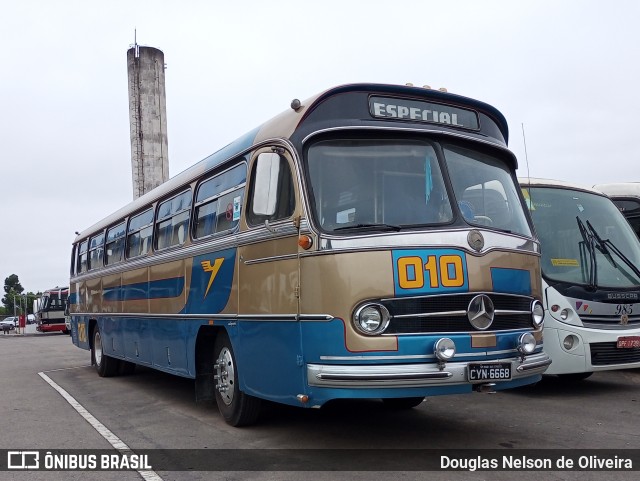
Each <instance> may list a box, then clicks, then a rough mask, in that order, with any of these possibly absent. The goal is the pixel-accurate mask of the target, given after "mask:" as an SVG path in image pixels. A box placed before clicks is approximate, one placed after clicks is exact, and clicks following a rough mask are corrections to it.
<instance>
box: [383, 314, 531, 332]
mask: <svg viewBox="0 0 640 481" xmlns="http://www.w3.org/2000/svg"><path fill="white" fill-rule="evenodd" d="M466 314H467V311H446V312H425V313H417V314H398V315H397V316H391V319H404V318H411V317H454V316H464V315H466ZM514 314H531V311H508V310H498V309H496V310H495V315H496V316H506V315H514ZM500 332H502V331H500Z"/></svg>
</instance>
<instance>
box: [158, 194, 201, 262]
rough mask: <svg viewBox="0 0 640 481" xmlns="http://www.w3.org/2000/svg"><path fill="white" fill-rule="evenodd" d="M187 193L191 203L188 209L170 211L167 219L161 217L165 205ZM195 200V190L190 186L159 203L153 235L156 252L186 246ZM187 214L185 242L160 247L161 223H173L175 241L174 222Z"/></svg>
mask: <svg viewBox="0 0 640 481" xmlns="http://www.w3.org/2000/svg"><path fill="white" fill-rule="evenodd" d="M187 193H188V194H189V203H188V206H187V207H186V208H184V207H183V208H182V209H181V210H179V211H176V212H171V211H169V215H167V216H166V217H162V218H160V217H159V215H160V209H162V207H163V206H164V205H165V204H167V203H171V202H173V201H174V200H175V199H177V198H178V197H180V196H182V195H184V194H187ZM193 198H194V196H193V189H192V188H191V186H188V187H187V188H186V189H184V190H182V191H180V192H178V193H177V194H174V195H172V196H171V197H168V198H165V199H164V200H162V201H158V203H157V206H156V209H155V215H154V219H153V234H152V235H153V250H154V251H156V252H161V251H165V250H167V249H172V248H175V247H180V246H182V245H184V244H185V243H186V242H187V241H188V240H189V231H190V225H191V216H192V212H191V211H192V207H193ZM185 212H186V213H187V220H186V229H185V237H184V240H183V241H182V243H176V244H173V243H171V244H169V245H168V246H166V247H159V246H158V243H159V240H160V235H159V232H160V230H159V226H160V223H162V222H166V221H168V220H171V221H172V223H171V227H172V229H171V232H172V235H171V239H173V227H175V226H174V223H173V220H174V219H175V218H176V217H178V216H179V215H181V214H184V213H185Z"/></svg>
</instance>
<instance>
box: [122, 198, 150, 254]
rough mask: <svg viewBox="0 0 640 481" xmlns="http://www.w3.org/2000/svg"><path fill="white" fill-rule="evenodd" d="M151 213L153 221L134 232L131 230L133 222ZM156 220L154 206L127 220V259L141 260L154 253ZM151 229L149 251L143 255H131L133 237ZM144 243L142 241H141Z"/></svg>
mask: <svg viewBox="0 0 640 481" xmlns="http://www.w3.org/2000/svg"><path fill="white" fill-rule="evenodd" d="M149 212H150V213H151V219H150V221H149V222H148V223H147V224H142V225H141V226H140V227H137V228H136V230H132V229H131V223H132V221H134V220H136V219H137V218H139V217H142V216H143V215H145V214H148V213H149ZM154 220H155V212H154V208H153V206H148V207H147V208H145V209H143V210H141V211H139V212H138V213H136V214H134V215H131V216H129V219H128V220H127V231H126V241H125V259H127V260H129V259H139V258H141V257H145V256H147V255H149V253H151V252H153V225H154ZM149 227H151V235H150V236H149V238H150V239H151V241H150V245H149V246H148V247H147V250H146V251H145V252H143V253H141V254H137V255H134V256H132V255H130V254H131V253H130V249H131V242H130V241H131V237H132V236H133V235H135V234H139V233H140V232H142V231H143V230H144V229H147V228H149ZM141 242H142V241H141Z"/></svg>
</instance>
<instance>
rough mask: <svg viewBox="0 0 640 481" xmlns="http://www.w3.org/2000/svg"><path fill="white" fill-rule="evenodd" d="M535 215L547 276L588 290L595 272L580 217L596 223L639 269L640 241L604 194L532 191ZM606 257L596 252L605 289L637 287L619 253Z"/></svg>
mask: <svg viewBox="0 0 640 481" xmlns="http://www.w3.org/2000/svg"><path fill="white" fill-rule="evenodd" d="M527 189H528V190H529V195H530V199H531V216H532V217H533V222H534V225H535V227H536V232H537V233H538V236H539V237H540V242H541V245H542V271H543V272H544V274H545V275H546V276H548V277H549V278H551V279H555V280H558V281H562V282H568V283H572V284H582V285H586V284H588V282H589V270H590V268H591V266H590V261H589V253H588V250H587V246H586V243H585V239H584V237H583V236H582V234H581V233H580V229H579V227H578V221H577V219H576V218H577V217H580V219H581V221H582V223H583V224H585V225H586V224H587V221H589V222H590V223H591V225H592V226H593V228H594V230H595V232H596V233H597V234H598V235H599V236H600V237H601V238H602V239H603V240H607V239H608V240H610V241H611V242H612V243H613V244H614V245H615V247H617V248H618V249H620V251H621V252H622V254H623V255H624V256H625V257H627V258H628V259H629V260H630V261H631V262H632V263H633V264H634V265H636V266H640V242H639V241H638V238H637V237H636V236H635V234H634V232H633V230H632V229H631V227H630V226H629V223H628V222H627V221H626V219H625V218H624V216H623V215H622V214H621V213H620V211H619V210H618V209H617V208H616V206H615V205H614V204H613V202H611V200H610V199H608V198H606V197H603V196H601V195H595V194H591V193H588V192H582V191H575V190H567V189H558V188H544V187H541V188H527ZM607 252H609V253H610V254H611V256H605V254H603V252H602V251H601V249H599V248H598V247H596V248H595V255H596V266H597V280H598V285H599V286H600V287H609V288H620V287H637V285H638V283H640V279H639V278H638V277H637V276H636V275H635V274H634V273H633V271H632V270H631V269H630V268H629V266H628V265H627V264H626V263H625V262H624V261H622V260H621V259H620V257H619V256H618V255H617V254H616V253H615V251H614V250H613V249H607Z"/></svg>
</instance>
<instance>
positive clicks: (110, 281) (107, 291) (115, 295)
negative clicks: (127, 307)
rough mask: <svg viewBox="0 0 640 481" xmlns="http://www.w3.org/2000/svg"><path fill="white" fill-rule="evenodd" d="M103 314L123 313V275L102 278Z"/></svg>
mask: <svg viewBox="0 0 640 481" xmlns="http://www.w3.org/2000/svg"><path fill="white" fill-rule="evenodd" d="M102 289H103V293H102V312H103V313H120V312H122V275H121V274H120V273H118V274H112V275H109V276H104V277H103V278H102Z"/></svg>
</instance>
